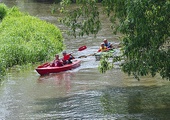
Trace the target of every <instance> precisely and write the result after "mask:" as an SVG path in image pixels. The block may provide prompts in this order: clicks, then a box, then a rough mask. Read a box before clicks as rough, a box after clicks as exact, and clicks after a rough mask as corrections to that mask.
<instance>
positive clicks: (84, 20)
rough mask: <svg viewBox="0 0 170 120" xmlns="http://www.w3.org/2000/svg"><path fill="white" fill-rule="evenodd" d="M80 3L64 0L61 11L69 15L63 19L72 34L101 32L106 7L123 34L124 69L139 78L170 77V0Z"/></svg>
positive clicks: (86, 0)
mask: <svg viewBox="0 0 170 120" xmlns="http://www.w3.org/2000/svg"><path fill="white" fill-rule="evenodd" d="M76 3H77V6H76V8H75V9H70V8H69V7H68V5H69V4H71V0H62V2H61V9H60V10H61V12H62V13H64V14H66V17H65V18H64V19H62V20H61V22H63V23H64V24H65V25H67V26H68V27H69V28H70V34H71V35H74V36H76V35H79V36H83V35H85V34H87V35H89V34H95V35H97V33H98V31H99V30H100V29H101V23H100V18H99V14H100V13H99V10H98V9H99V8H103V9H104V11H105V14H106V15H108V17H109V18H110V22H111V23H112V26H111V28H112V29H113V31H114V32H115V33H116V32H120V33H122V37H123V38H122V45H123V47H122V51H123V55H122V56H120V58H123V59H124V63H123V64H122V65H121V68H122V70H123V71H124V72H126V73H128V74H129V75H131V74H133V75H134V76H135V77H136V78H137V79H138V76H145V75H148V74H151V75H152V76H153V77H154V76H155V75H156V73H159V74H160V76H162V78H166V79H170V59H169V58H170V49H169V42H170V37H169V36H170V22H169V21H170V12H169V11H170V1H169V0H103V1H102V3H101V5H103V6H99V7H98V0H76ZM68 8H69V9H68ZM117 20H118V21H119V22H117ZM113 59H114V58H113ZM116 60H121V59H119V58H116ZM113 61H115V59H114V60H113ZM103 67H104V66H103ZM102 70H103V69H102ZM106 70H107V69H106ZM106 70H105V71H106ZM105 71H103V72H105Z"/></svg>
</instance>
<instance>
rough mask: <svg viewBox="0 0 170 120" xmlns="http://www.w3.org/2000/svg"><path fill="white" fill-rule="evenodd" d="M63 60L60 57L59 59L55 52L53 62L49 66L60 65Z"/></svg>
mask: <svg viewBox="0 0 170 120" xmlns="http://www.w3.org/2000/svg"><path fill="white" fill-rule="evenodd" d="M63 65H64V64H63V61H62V60H61V59H59V55H58V54H56V55H55V59H54V60H53V62H52V63H51V64H50V66H51V67H60V66H63Z"/></svg>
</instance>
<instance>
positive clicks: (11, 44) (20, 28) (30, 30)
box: [0, 4, 64, 76]
mask: <svg viewBox="0 0 170 120" xmlns="http://www.w3.org/2000/svg"><path fill="white" fill-rule="evenodd" d="M0 15H1V16H2V17H1V16H0V19H1V23H0V35H1V37H0V75H1V76H3V75H4V74H5V70H6V69H7V68H9V67H12V66H14V65H23V64H27V63H36V62H40V61H45V60H49V59H50V58H51V57H53V56H54V54H56V53H59V52H61V51H62V50H63V47H64V46H63V38H62V34H61V32H60V30H59V28H57V27H56V26H55V25H53V24H50V23H47V22H46V21H42V20H40V19H38V18H36V17H33V16H30V15H29V14H27V13H22V12H20V11H19V10H18V8H16V7H13V8H7V7H6V6H5V5H4V4H0Z"/></svg>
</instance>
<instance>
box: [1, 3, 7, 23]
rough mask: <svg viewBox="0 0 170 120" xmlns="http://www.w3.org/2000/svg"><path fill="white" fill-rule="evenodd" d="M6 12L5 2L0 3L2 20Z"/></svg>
mask: <svg viewBox="0 0 170 120" xmlns="http://www.w3.org/2000/svg"><path fill="white" fill-rule="evenodd" d="M6 13H7V7H6V5H5V4H0V20H2V19H3V18H4V17H5V15H6Z"/></svg>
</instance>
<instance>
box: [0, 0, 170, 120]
mask: <svg viewBox="0 0 170 120" xmlns="http://www.w3.org/2000/svg"><path fill="white" fill-rule="evenodd" d="M0 2H1V3H2V2H3V3H5V4H6V5H7V6H8V7H12V6H14V5H16V6H18V7H19V8H20V10H21V11H23V12H28V13H29V14H30V15H32V16H36V17H38V18H40V19H42V20H46V21H48V22H51V23H53V24H55V25H56V26H58V27H59V28H60V29H61V31H63V36H64V39H65V44H66V50H67V51H69V52H71V51H77V49H78V47H80V46H82V45H86V46H87V49H86V50H83V51H77V52H75V53H74V56H75V57H76V58H77V57H78V56H81V55H88V54H91V53H94V52H96V50H97V49H98V46H99V45H100V43H101V41H102V40H103V39H104V38H107V39H108V40H109V41H110V42H113V43H117V42H119V40H118V38H119V35H112V33H111V30H110V29H109V25H110V24H109V22H108V21H107V19H105V17H104V16H101V18H102V20H103V21H104V22H103V24H102V25H103V29H102V30H101V31H100V32H99V34H98V35H97V37H96V38H94V37H93V36H84V37H78V38H76V39H75V38H73V37H70V36H67V35H66V34H65V33H64V29H65V27H64V26H63V25H61V24H60V23H58V22H57V18H58V16H56V15H52V14H51V13H50V12H51V7H52V3H43V2H41V3H38V2H31V0H30V1H29V0H0ZM79 59H80V58H79ZM80 60H81V61H82V63H81V66H80V67H79V68H76V69H74V70H70V71H67V72H61V73H57V74H51V75H47V76H43V77H41V76H40V75H39V74H38V73H37V72H36V71H35V68H36V66H37V65H33V66H31V67H29V68H27V69H26V70H19V68H17V69H16V68H12V69H10V70H9V73H8V75H7V76H6V79H5V80H4V81H3V82H2V83H1V86H0V119H1V120H34V119H35V120H169V119H170V114H169V111H170V82H168V81H166V80H162V79H161V77H160V76H158V75H157V76H156V77H154V78H152V77H150V76H146V77H142V78H141V80H140V81H137V80H136V79H134V78H133V76H128V75H126V74H124V73H123V72H121V70H120V69H119V68H115V69H113V70H110V71H107V72H106V73H105V74H101V73H100V72H99V71H98V64H99V61H95V58H94V56H89V57H87V58H81V59H80Z"/></svg>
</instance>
